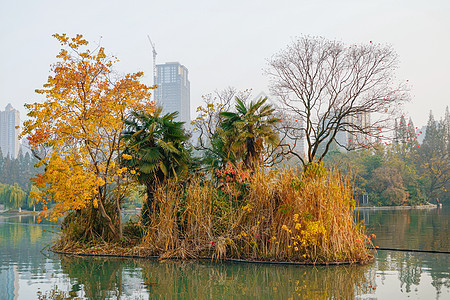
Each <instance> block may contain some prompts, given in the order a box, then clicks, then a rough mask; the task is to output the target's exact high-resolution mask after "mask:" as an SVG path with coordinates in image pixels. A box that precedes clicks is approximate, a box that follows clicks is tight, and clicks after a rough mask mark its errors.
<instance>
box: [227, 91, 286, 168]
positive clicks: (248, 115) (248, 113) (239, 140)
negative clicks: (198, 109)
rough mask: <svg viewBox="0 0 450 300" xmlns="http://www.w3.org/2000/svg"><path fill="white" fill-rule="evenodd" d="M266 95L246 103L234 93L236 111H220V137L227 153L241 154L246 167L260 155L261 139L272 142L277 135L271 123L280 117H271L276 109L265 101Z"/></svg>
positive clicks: (261, 148)
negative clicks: (221, 119)
mask: <svg viewBox="0 0 450 300" xmlns="http://www.w3.org/2000/svg"><path fill="white" fill-rule="evenodd" d="M266 101H267V97H265V98H260V99H259V100H258V101H256V102H253V101H251V102H250V104H249V105H248V106H246V105H245V103H244V102H243V101H242V100H240V99H239V98H237V97H236V112H221V113H220V116H221V117H223V119H224V120H223V122H222V124H221V129H222V130H223V132H222V138H223V140H224V145H225V148H226V151H227V152H228V156H229V157H233V156H234V157H235V158H236V159H239V158H243V161H244V163H245V165H246V166H247V167H248V168H254V167H255V164H257V163H259V162H260V161H261V159H262V157H261V152H262V150H263V146H264V143H266V144H270V145H275V144H276V143H277V142H278V135H277V134H276V132H275V131H274V130H273V125H275V124H276V123H278V122H280V121H281V119H279V118H276V117H273V112H274V111H275V109H274V108H273V107H272V105H270V104H265V103H266Z"/></svg>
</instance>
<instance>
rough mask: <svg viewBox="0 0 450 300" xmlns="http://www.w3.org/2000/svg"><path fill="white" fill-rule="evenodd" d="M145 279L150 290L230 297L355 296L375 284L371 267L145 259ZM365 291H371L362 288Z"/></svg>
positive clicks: (168, 294)
mask: <svg viewBox="0 0 450 300" xmlns="http://www.w3.org/2000/svg"><path fill="white" fill-rule="evenodd" d="M141 267H142V269H143V277H144V284H145V285H146V287H147V289H148V291H149V293H151V294H157V295H164V296H165V297H166V298H169V299H170V298H177V297H184V296H188V295H196V297H198V298H201V299H214V298H216V297H218V296H219V295H220V296H221V295H227V296H231V297H257V298H262V299H264V298H268V299H270V298H272V297H276V298H281V299H288V298H289V297H294V298H296V297H299V296H300V298H302V299H330V298H331V299H353V298H354V297H355V295H356V294H357V293H358V291H360V290H361V289H365V288H367V287H368V286H370V287H371V288H372V286H374V281H373V283H372V284H370V283H368V282H367V280H368V278H367V277H366V276H365V275H366V273H367V271H368V266H330V267H299V266H280V265H277V266H273V265H272V266H271V265H260V264H255V265H253V264H252V265H247V264H209V263H197V262H196V263H182V262H165V263H154V262H145V263H143V264H142V265H141ZM363 292H364V293H366V292H367V290H366V291H363Z"/></svg>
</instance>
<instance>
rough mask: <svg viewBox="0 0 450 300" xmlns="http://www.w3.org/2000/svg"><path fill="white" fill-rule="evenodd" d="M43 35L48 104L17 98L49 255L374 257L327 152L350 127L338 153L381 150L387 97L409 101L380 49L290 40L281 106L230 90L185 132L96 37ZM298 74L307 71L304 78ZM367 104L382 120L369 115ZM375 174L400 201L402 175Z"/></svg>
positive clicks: (278, 65) (277, 75)
mask: <svg viewBox="0 0 450 300" xmlns="http://www.w3.org/2000/svg"><path fill="white" fill-rule="evenodd" d="M54 37H55V38H56V39H57V40H58V41H59V42H60V43H61V45H62V46H63V49H62V50H61V52H60V53H59V55H58V56H57V57H58V59H59V60H58V62H57V63H55V64H54V65H53V66H52V69H51V71H52V75H51V76H49V78H48V82H47V83H46V84H45V85H44V88H43V89H41V90H37V92H38V93H40V94H42V95H44V96H45V99H46V100H45V101H44V102H42V103H34V104H27V105H26V107H27V109H28V111H29V113H28V117H29V119H28V120H27V121H26V122H25V123H24V130H23V133H22V136H23V137H26V138H27V140H28V143H29V145H30V146H31V147H32V152H33V156H34V157H35V158H37V159H38V163H37V167H40V168H42V169H43V172H42V174H38V175H36V176H35V177H34V178H33V179H32V182H33V186H34V189H33V190H32V191H31V192H30V196H31V197H32V199H34V200H33V201H34V202H33V203H36V204H38V205H41V206H42V209H43V213H42V217H45V218H48V219H51V220H54V221H56V220H58V219H62V222H61V233H60V235H59V237H58V240H57V241H55V243H54V245H53V246H52V249H53V251H55V252H59V253H71V254H88V255H122V256H132V257H158V258H159V259H169V258H176V259H198V258H205V257H207V258H210V259H215V260H224V259H236V260H243V261H261V262H288V263H308V264H309V263H311V264H339V263H365V262H368V261H371V260H372V259H373V253H372V252H371V250H370V249H368V246H371V245H372V243H371V239H372V238H375V236H374V235H368V234H367V233H366V232H365V227H364V223H363V222H359V223H358V222H356V219H355V215H354V209H355V207H356V204H357V203H356V202H355V200H354V198H355V195H359V194H358V193H360V192H361V191H360V190H355V186H356V185H355V179H354V177H352V174H351V172H349V171H346V170H347V169H346V168H345V165H343V164H339V163H336V160H335V161H333V158H336V156H333V155H331V154H333V151H334V149H335V147H336V140H337V135H338V134H339V133H341V132H346V133H347V134H349V136H353V137H354V140H352V141H351V143H350V142H349V143H348V144H347V147H348V148H349V150H357V149H360V150H361V151H371V150H369V149H377V147H378V149H379V148H380V147H382V144H381V141H382V137H383V135H382V133H383V132H384V130H385V129H386V130H387V128H388V125H389V121H390V118H391V117H392V114H393V113H394V111H393V110H392V111H391V106H392V107H394V105H399V104H400V103H401V102H404V101H406V100H407V99H406V97H405V90H404V89H403V87H402V85H399V86H394V85H392V82H391V81H392V76H391V73H390V72H392V70H393V67H394V66H395V65H396V55H395V53H394V52H393V50H392V49H391V48H390V47H384V46H381V45H374V44H372V43H369V44H367V45H361V47H354V48H352V47H346V46H345V45H344V44H343V43H341V42H337V41H328V40H326V39H323V38H315V37H308V36H304V37H301V38H299V39H298V40H296V41H294V42H293V44H292V45H291V47H289V48H287V49H286V50H284V51H282V52H281V53H280V54H278V55H276V56H274V57H273V58H272V60H270V61H269V70H268V74H269V75H270V76H271V79H272V89H274V90H275V91H276V92H277V93H278V94H279V95H280V98H281V103H282V104H283V105H282V106H283V109H281V108H277V107H275V105H274V104H272V103H269V101H268V98H267V97H259V98H257V99H255V100H251V99H250V93H249V92H248V91H244V92H241V93H237V92H235V91H233V90H228V92H227V93H222V94H221V95H219V97H218V99H214V97H212V96H210V97H206V98H205V105H204V106H202V107H199V108H198V110H197V112H198V117H197V118H196V119H195V120H194V121H193V122H192V124H191V125H190V126H189V127H190V129H191V130H187V127H188V125H189V124H183V122H180V121H177V117H178V114H177V112H164V110H163V107H161V106H160V105H159V104H158V103H155V102H154V101H150V99H151V93H152V91H153V90H154V89H156V88H157V86H147V85H145V84H143V83H141V82H140V80H141V77H142V73H140V72H138V73H133V74H126V75H124V76H119V77H118V76H117V74H115V73H114V72H113V65H114V63H115V62H116V59H115V58H114V57H110V56H108V55H106V54H105V50H104V48H103V47H97V48H95V49H87V47H88V44H89V43H88V42H87V41H86V40H85V39H84V38H83V36H82V35H77V36H76V37H73V38H69V37H68V36H67V35H65V34H62V35H59V34H55V35H54ZM327 49H328V50H327ZM330 49H334V50H333V51H330ZM309 53H313V55H309ZM306 54H308V55H306ZM296 55H300V57H296ZM302 57H303V58H306V60H308V59H309V60H310V61H307V62H305V60H302V59H301V58H302ZM319 58H320V59H319ZM353 58H358V59H355V60H353ZM361 61H364V62H365V63H366V64H370V65H373V66H372V67H371V68H366V66H365V65H363V66H361V65H360V63H361ZM326 62H328V63H326ZM331 62H340V63H337V64H336V65H334V64H331ZM311 66H313V67H312V68H311ZM319 71H320V72H319ZM292 72H293V73H292ZM295 72H299V73H298V74H297V73H295ZM309 72H313V73H314V72H316V75H311V74H309ZM317 72H319V73H317ZM303 73H304V74H309V75H311V76H309V75H308V76H306V78H309V79H305V80H303V81H302V80H301V76H297V75H299V74H303ZM292 74H294V75H292ZM316 76H318V77H316ZM294 78H295V80H298V82H294V83H293V82H292V80H293V79H294ZM312 78H317V81H314V80H313V79H312ZM327 78H328V79H327ZM330 78H332V80H329V79H330ZM325 79H327V80H325ZM348 80H351V81H353V83H354V84H355V85H358V86H359V85H362V86H361V87H360V88H359V89H357V90H355V89H354V85H352V83H351V82H350V83H349V82H348ZM369 113H379V114H380V115H382V114H385V116H384V117H382V118H381V119H379V120H377V121H376V122H369V121H367V120H368V119H367V117H366V116H367V115H368V114H369ZM363 117H364V118H365V120H366V121H364V122H362V121H355V120H361V118H363ZM300 140H304V141H306V145H303V146H302V147H305V148H306V155H300V154H299V150H298V149H299V147H300V145H299V141H300ZM350 148H351V149H350ZM359 153H362V152H359ZM327 154H330V155H328V156H327ZM349 157H350V156H349ZM327 160H328V161H327ZM324 162H327V165H328V167H325V166H324ZM333 162H334V163H333ZM376 164H377V162H376V161H374V162H371V163H370V164H367V165H368V166H370V167H371V168H372V170H373V167H374V166H375V165H376ZM374 174H375V175H374V181H376V182H377V183H378V186H377V188H378V189H381V190H386V191H387V196H389V197H391V198H392V199H393V198H395V196H399V197H400V198H401V199H403V200H404V199H408V197H409V194H407V192H405V191H404V190H402V189H401V188H400V187H399V186H400V185H399V184H397V183H396V184H397V185H391V186H389V187H386V186H385V185H383V184H384V181H383V180H384V178H383V177H382V174H381V173H380V174H378V173H374ZM377 176H378V177H377ZM130 197H138V198H140V199H142V209H141V213H140V214H138V216H137V218H131V219H129V220H127V221H126V222H125V223H124V222H123V220H122V219H123V204H124V202H125V201H126V200H127V199H128V198H130ZM397 198H398V197H397ZM403 200H402V201H403ZM405 203H406V202H404V201H403V202H402V204H405Z"/></svg>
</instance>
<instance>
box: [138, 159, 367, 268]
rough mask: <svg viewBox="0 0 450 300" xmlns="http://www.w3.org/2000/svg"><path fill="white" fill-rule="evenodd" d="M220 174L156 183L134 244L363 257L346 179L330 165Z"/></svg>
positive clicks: (204, 251) (302, 257)
mask: <svg viewBox="0 0 450 300" xmlns="http://www.w3.org/2000/svg"><path fill="white" fill-rule="evenodd" d="M227 178H228V179H227V180H225V181H221V182H219V183H217V182H215V181H205V180H204V178H194V179H192V180H191V181H190V182H189V183H188V184H187V185H186V186H181V185H178V184H176V183H174V182H168V183H167V184H165V185H164V186H161V187H160V188H159V189H158V190H157V191H156V193H155V203H157V205H156V206H155V208H154V210H153V212H152V215H151V222H150V226H149V227H148V230H147V231H146V235H145V236H144V238H143V240H142V243H141V245H139V249H142V248H145V249H146V250H147V251H146V252H147V253H151V254H156V255H160V256H161V257H162V258H169V257H179V258H195V257H198V256H213V257H215V258H218V259H220V258H242V259H252V260H276V261H301V262H342V261H352V262H364V261H367V260H370V259H371V257H372V256H371V254H370V253H369V252H368V250H367V249H366V247H365V243H366V242H367V239H366V236H365V234H364V227H363V226H360V225H359V224H357V223H356V222H355V218H354V213H353V209H354V200H353V199H352V197H351V195H352V193H351V192H352V191H351V189H352V184H351V182H349V180H348V179H347V178H345V177H344V176H342V175H341V174H340V173H339V172H338V171H337V170H330V171H326V170H325V169H324V168H323V167H322V166H321V165H311V166H310V167H308V168H307V170H306V171H305V172H303V173H299V172H298V171H295V170H293V169H286V168H284V169H279V170H273V169H264V168H260V169H258V170H256V171H254V172H253V173H252V174H251V176H247V177H246V180H245V181H239V182H237V181H236V180H234V179H235V178H238V177H227Z"/></svg>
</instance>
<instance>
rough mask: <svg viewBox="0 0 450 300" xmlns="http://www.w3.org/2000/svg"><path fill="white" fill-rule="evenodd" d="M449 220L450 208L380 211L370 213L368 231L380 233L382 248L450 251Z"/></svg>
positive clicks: (377, 242) (379, 243)
mask: <svg viewBox="0 0 450 300" xmlns="http://www.w3.org/2000/svg"><path fill="white" fill-rule="evenodd" d="M361 215H362V214H361ZM449 218H450V212H449V209H448V208H443V209H440V210H438V209H413V210H377V211H371V212H370V224H368V226H367V227H368V228H367V230H368V232H370V233H376V235H377V240H376V241H375V244H376V245H378V246H380V247H390V248H395V247H397V248H406V249H421V250H442V251H449V250H450V243H449V242H450V240H449V238H448V236H449V235H450V231H449V226H448V225H449V224H448V222H449Z"/></svg>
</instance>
